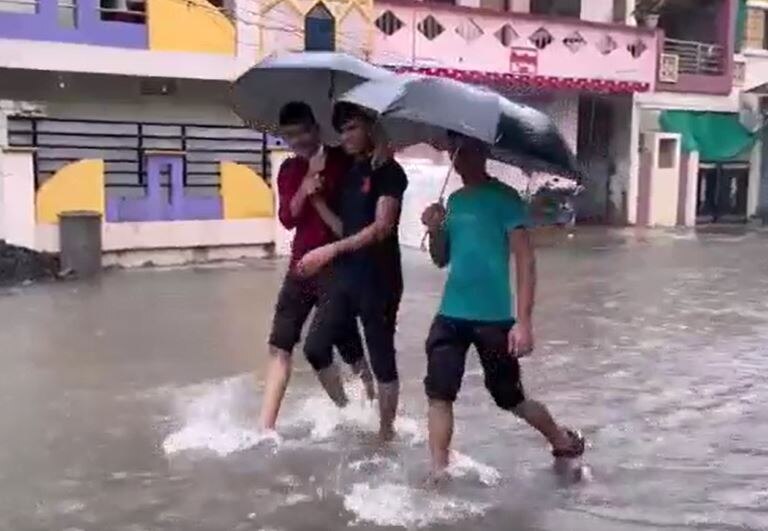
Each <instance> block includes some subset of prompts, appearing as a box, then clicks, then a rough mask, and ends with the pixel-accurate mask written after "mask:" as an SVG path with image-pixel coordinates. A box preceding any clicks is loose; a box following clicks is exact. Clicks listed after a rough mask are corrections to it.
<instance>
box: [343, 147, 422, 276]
mask: <svg viewBox="0 0 768 531" xmlns="http://www.w3.org/2000/svg"><path fill="white" fill-rule="evenodd" d="M407 187H408V178H407V177H406V175H405V172H404V171H403V168H402V166H400V164H398V163H397V162H396V161H395V160H390V161H388V162H386V163H384V165H382V166H380V167H379V168H377V169H375V170H373V169H372V168H371V161H370V159H369V160H365V161H357V162H355V163H354V164H353V165H352V167H351V168H350V170H349V173H348V174H347V176H346V177H345V178H344V181H343V183H342V185H341V194H340V196H339V203H340V204H339V210H338V212H339V216H340V218H341V223H342V229H343V232H344V236H345V237H347V236H351V235H353V234H356V233H357V232H360V231H361V230H363V229H364V228H365V227H367V226H368V225H370V224H371V223H373V222H374V220H375V219H376V204H377V203H378V201H379V198H381V197H393V198H395V199H397V200H399V201H402V199H403V193H404V192H405V189H406V188H407ZM399 223H400V220H399V214H398V225H399ZM338 267H339V270H340V273H341V276H342V278H343V279H344V280H345V281H351V282H353V283H372V284H373V285H374V287H375V286H377V285H379V284H381V283H384V286H383V287H385V288H386V289H399V288H402V269H401V264H400V240H399V238H398V236H397V229H395V232H394V234H392V235H391V236H390V237H388V238H387V239H386V240H384V241H382V242H379V243H376V244H374V245H371V246H368V247H364V248H363V249H359V250H357V251H354V252H352V253H347V254H345V255H343V256H341V257H340V258H339V261H338Z"/></svg>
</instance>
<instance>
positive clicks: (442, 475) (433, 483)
mask: <svg viewBox="0 0 768 531" xmlns="http://www.w3.org/2000/svg"><path fill="white" fill-rule="evenodd" d="M450 481H451V475H450V474H448V471H447V470H446V469H445V468H442V469H439V470H432V471H431V472H430V473H429V474H428V475H427V477H426V478H424V488H426V489H436V488H438V487H441V486H443V485H445V484H446V483H448V482H450Z"/></svg>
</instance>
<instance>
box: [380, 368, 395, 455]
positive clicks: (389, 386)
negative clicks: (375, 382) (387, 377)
mask: <svg viewBox="0 0 768 531" xmlns="http://www.w3.org/2000/svg"><path fill="white" fill-rule="evenodd" d="M399 395H400V382H399V381H397V380H395V381H394V382H388V383H380V384H379V437H380V438H381V440H382V441H383V442H387V441H391V440H392V439H393V438H394V437H395V417H396V416H397V402H398V399H399Z"/></svg>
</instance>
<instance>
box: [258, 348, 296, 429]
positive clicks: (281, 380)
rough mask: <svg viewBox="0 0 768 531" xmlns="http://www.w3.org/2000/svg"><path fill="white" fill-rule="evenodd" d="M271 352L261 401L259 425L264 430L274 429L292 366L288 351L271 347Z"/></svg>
mask: <svg viewBox="0 0 768 531" xmlns="http://www.w3.org/2000/svg"><path fill="white" fill-rule="evenodd" d="M271 354H272V356H271V357H270V360H269V365H268V367H267V381H266V384H265V385H264V400H263V401H262V403H261V427H262V429H265V430H274V429H275V423H276V422H277V414H278V413H279V412H280V405H281V404H282V402H283V397H284V396H285V390H286V388H287V387H288V381H289V380H290V378H291V366H292V362H291V354H290V353H288V352H286V351H284V350H278V349H274V348H272V349H271Z"/></svg>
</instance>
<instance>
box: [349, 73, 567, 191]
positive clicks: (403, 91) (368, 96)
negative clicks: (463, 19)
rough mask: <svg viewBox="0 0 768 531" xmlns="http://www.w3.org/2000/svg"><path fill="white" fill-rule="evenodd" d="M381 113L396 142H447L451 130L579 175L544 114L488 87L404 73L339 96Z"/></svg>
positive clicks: (503, 153)
mask: <svg viewBox="0 0 768 531" xmlns="http://www.w3.org/2000/svg"><path fill="white" fill-rule="evenodd" d="M339 101H340V102H347V103H353V104H355V105H359V106H361V107H364V108H366V109H369V110H371V111H374V112H376V113H378V115H379V118H380V120H381V123H382V125H383V126H384V128H385V130H386V131H387V134H388V135H389V137H390V140H391V141H392V144H393V146H395V147H397V148H402V147H406V146H410V145H414V144H419V143H428V144H432V145H433V146H436V147H438V148H444V147H445V146H446V142H445V141H446V136H447V133H448V132H449V131H453V132H456V133H460V134H462V135H465V136H469V137H473V138H476V139H478V140H481V141H483V142H485V143H487V144H488V145H489V146H490V147H491V158H493V159H495V160H498V161H500V162H504V163H507V164H512V165H514V166H519V167H520V168H523V169H525V170H528V171H542V172H548V173H555V174H560V175H567V176H577V175H578V169H577V165H576V159H575V157H574V156H573V153H572V151H571V149H570V148H569V147H568V144H567V143H566V142H565V139H564V138H563V137H562V135H561V134H560V131H559V130H558V129H557V126H555V124H554V123H553V122H552V120H551V119H550V118H549V117H548V116H547V115H546V114H544V113H542V112H540V111H538V110H536V109H533V108H531V107H528V106H526V105H522V104H519V103H515V102H513V101H511V100H508V99H507V98H505V97H503V96H501V95H499V94H498V93H496V92H493V91H491V90H489V89H486V88H484V87H478V86H474V85H467V84H465V83H461V82H459V81H454V80H451V79H444V78H437V77H430V76H419V75H405V76H403V75H400V76H389V77H387V78H381V79H376V80H372V81H368V82H366V83H363V84H361V85H359V86H357V87H355V88H353V89H352V90H350V91H349V92H347V93H345V94H344V95H343V96H341V97H340V98H339Z"/></svg>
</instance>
